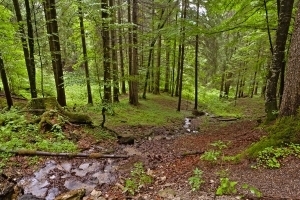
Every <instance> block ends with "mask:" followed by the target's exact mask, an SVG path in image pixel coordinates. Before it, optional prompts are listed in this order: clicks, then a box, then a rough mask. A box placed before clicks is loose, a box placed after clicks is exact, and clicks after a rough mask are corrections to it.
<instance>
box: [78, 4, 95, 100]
mask: <svg viewBox="0 0 300 200" xmlns="http://www.w3.org/2000/svg"><path fill="white" fill-rule="evenodd" d="M78 14H79V23H80V34H81V43H82V54H83V59H84V69H85V78H86V88H87V95H88V104H93V97H92V90H91V81H90V72H89V65H88V64H89V63H88V56H87V49H86V39H85V29H84V23H83V12H82V0H78Z"/></svg>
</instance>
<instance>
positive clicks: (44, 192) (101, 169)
mask: <svg viewBox="0 0 300 200" xmlns="http://www.w3.org/2000/svg"><path fill="white" fill-rule="evenodd" d="M115 180H116V175H115V167H114V164H113V160H112V159H108V160H107V161H103V162H100V161H99V162H98V161H93V162H92V161H91V162H83V163H81V164H80V165H79V166H75V165H74V164H72V163H69V162H62V163H56V162H55V161H53V160H50V161H47V162H46V163H45V166H44V167H43V168H41V169H39V170H38V171H36V172H35V173H34V174H33V175H32V176H30V177H24V178H23V179H21V180H20V181H19V182H18V185H19V186H20V187H22V188H23V189H24V193H25V194H30V193H31V194H32V195H34V196H36V197H39V198H44V199H46V200H53V199H55V197H56V196H58V195H59V194H60V193H62V192H65V191H60V189H62V186H63V187H64V188H63V189H65V190H75V189H82V188H85V189H86V195H89V194H90V193H91V192H92V191H93V190H94V189H95V187H96V186H102V185H104V184H112V183H113V182H114V181H115ZM58 183H60V184H58Z"/></svg>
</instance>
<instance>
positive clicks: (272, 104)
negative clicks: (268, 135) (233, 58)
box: [265, 0, 294, 121]
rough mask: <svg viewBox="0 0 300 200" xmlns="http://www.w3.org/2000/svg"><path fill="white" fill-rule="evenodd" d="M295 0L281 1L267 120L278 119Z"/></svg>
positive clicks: (269, 84) (267, 88)
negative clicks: (283, 70) (281, 72)
mask: <svg viewBox="0 0 300 200" xmlns="http://www.w3.org/2000/svg"><path fill="white" fill-rule="evenodd" d="M293 3H294V0H281V1H280V14H279V20H278V28H277V33H276V43H275V48H274V54H273V58H272V64H271V67H270V69H269V74H268V78H267V86H266V100H265V110H266V113H267V120H268V121H270V120H273V119H275V118H276V114H274V112H273V111H276V110H278V106H277V98H276V94H277V83H278V78H279V74H280V70H281V66H282V62H283V61H284V56H285V53H284V52H285V45H286V40H287V36H288V30H289V27H290V21H291V16H292V10H293Z"/></svg>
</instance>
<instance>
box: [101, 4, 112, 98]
mask: <svg viewBox="0 0 300 200" xmlns="http://www.w3.org/2000/svg"><path fill="white" fill-rule="evenodd" d="M101 8H102V45H103V67H104V98H103V101H104V103H111V83H110V61H111V58H110V46H109V41H110V38H109V28H108V22H107V20H108V18H109V14H108V13H109V11H108V0H102V5H101Z"/></svg>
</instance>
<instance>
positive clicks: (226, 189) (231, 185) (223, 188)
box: [216, 177, 238, 196]
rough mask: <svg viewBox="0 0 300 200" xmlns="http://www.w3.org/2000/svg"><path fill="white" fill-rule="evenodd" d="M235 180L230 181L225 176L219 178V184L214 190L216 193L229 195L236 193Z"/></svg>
mask: <svg viewBox="0 0 300 200" xmlns="http://www.w3.org/2000/svg"><path fill="white" fill-rule="evenodd" d="M237 183H238V182H237V181H231V180H230V179H229V178H227V177H225V178H220V185H219V187H218V188H217V191H216V195H219V196H220V195H224V194H227V195H230V194H236V193H237V189H236V185H237Z"/></svg>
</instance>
